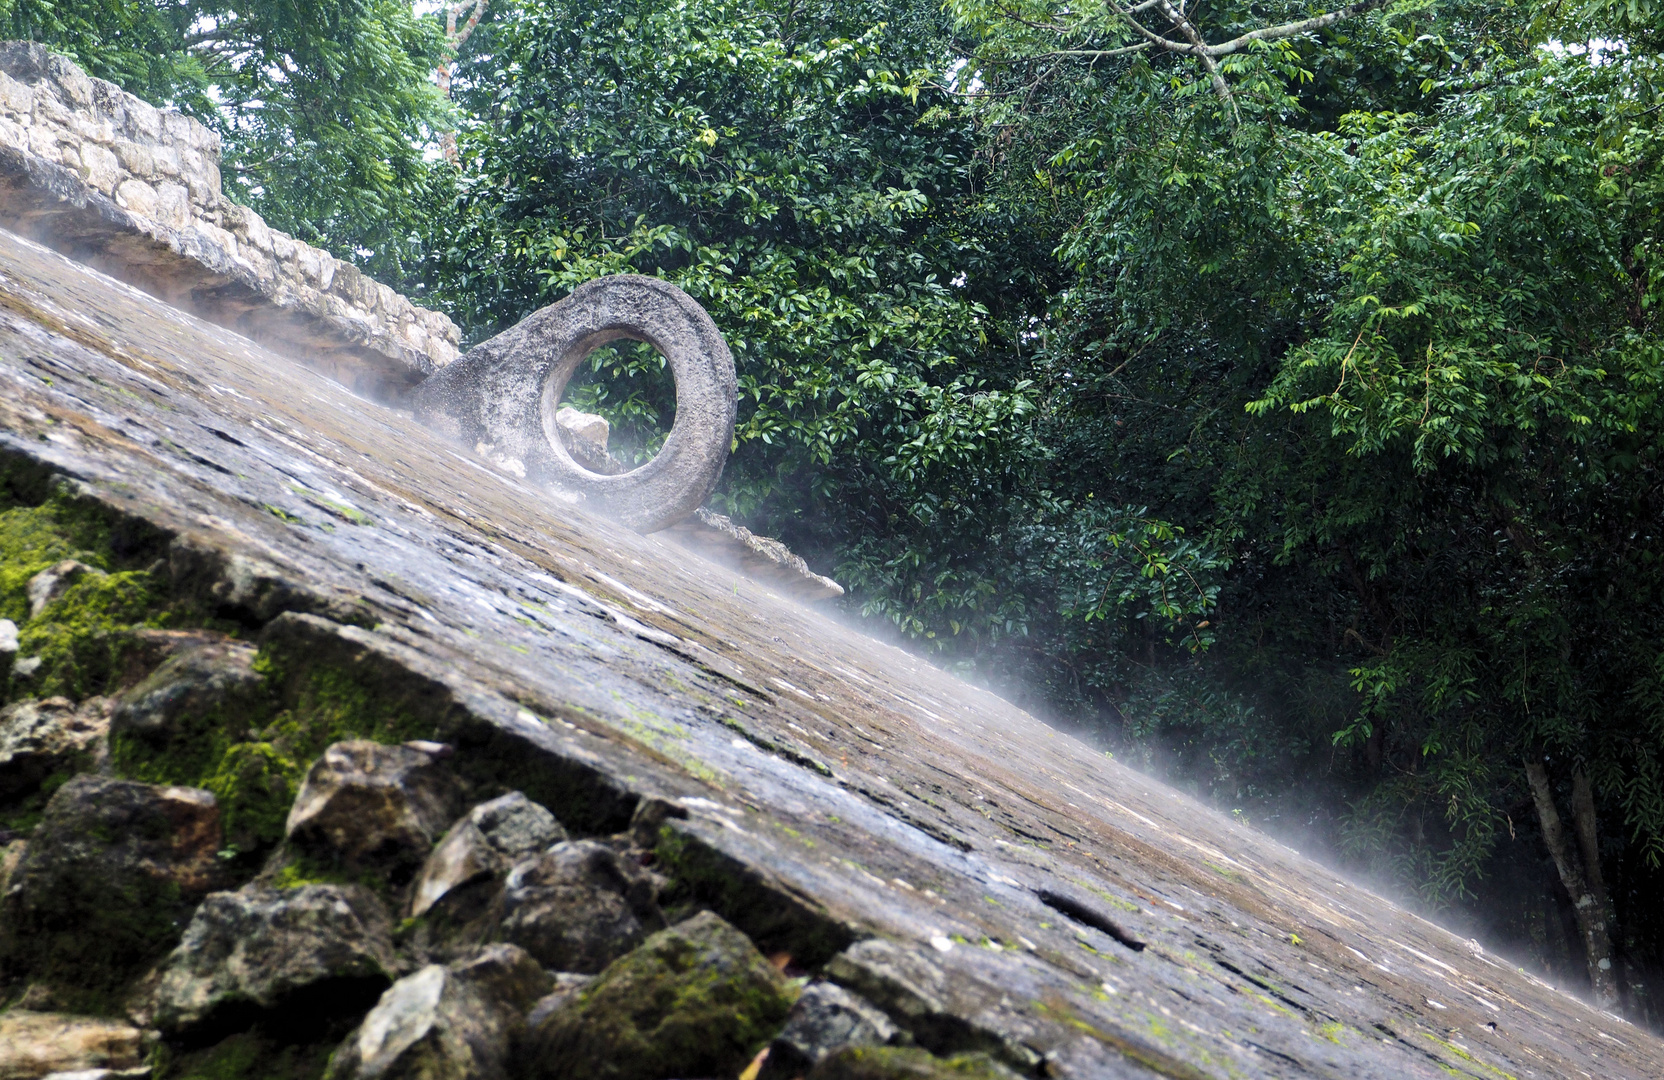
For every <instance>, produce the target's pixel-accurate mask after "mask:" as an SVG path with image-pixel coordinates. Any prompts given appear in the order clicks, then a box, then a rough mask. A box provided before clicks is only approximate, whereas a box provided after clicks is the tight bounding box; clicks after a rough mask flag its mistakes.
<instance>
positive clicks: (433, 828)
mask: <svg viewBox="0 0 1664 1080" xmlns="http://www.w3.org/2000/svg"><path fill="white" fill-rule="evenodd" d="M447 751H448V748H447V747H441V746H439V745H437V744H432V743H427V744H410V745H405V746H383V745H382V744H380V743H374V742H369V741H367V740H363V739H355V740H350V741H347V742H338V743H335V744H334V745H333V746H331V747H329V748H328V749H327V750H325V751H324V754H323V757H321V758H319V759H318V760H317V761H315V762H313V764H312V768H311V769H309V770H308V771H307V773H306V779H305V780H304V781H302V782H301V788H300V792H299V793H298V794H297V795H296V796H295V804H294V807H293V808H292V809H291V810H290V811H289V821H288V824H287V826H286V827H285V831H286V833H287V835H288V838H289V841H290V843H292V844H294V845H295V846H297V847H298V848H300V849H303V850H305V851H307V852H309V853H311V854H312V855H313V856H314V857H318V858H326V859H328V860H330V861H331V862H333V863H335V864H336V865H339V866H342V867H345V868H350V869H374V870H381V871H388V870H396V869H397V868H399V867H401V866H402V867H407V868H409V869H410V870H414V868H415V866H416V865H417V864H419V863H420V862H421V861H422V860H423V859H424V858H425V857H426V856H427V854H428V852H429V851H430V850H431V849H432V847H433V842H434V841H435V840H436V839H437V838H438V837H439V835H440V834H441V833H443V832H444V830H445V827H446V826H447V825H449V824H450V822H451V821H453V820H454V819H455V817H456V812H457V810H458V809H459V807H458V805H457V803H458V797H459V794H460V792H459V791H458V788H457V783H456V780H455V778H454V777H453V776H452V774H451V771H450V769H449V768H448V767H447V766H446V765H444V764H443V758H444V757H445V756H446V753H447Z"/></svg>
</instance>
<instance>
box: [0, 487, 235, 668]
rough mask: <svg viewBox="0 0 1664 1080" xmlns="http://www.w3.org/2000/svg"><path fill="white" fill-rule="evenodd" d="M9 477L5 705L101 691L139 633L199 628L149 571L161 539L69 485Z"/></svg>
mask: <svg viewBox="0 0 1664 1080" xmlns="http://www.w3.org/2000/svg"><path fill="white" fill-rule="evenodd" d="M13 471H15V470H13ZM15 480H16V478H15V477H14V476H10V475H7V476H0V618H4V619H7V620H10V621H11V622H13V623H14V624H16V626H17V627H18V635H17V636H18V648H17V652H16V654H15V660H14V662H13V665H12V670H11V672H10V673H9V676H8V678H7V679H6V685H4V686H0V691H3V695H4V699H5V700H12V699H16V698H18V697H23V696H31V697H47V696H51V695H55V694H61V695H63V696H66V697H69V698H73V699H77V700H78V699H80V698H82V697H86V696H88V695H91V694H101V693H107V692H109V691H111V690H112V689H115V688H116V687H117V686H118V685H119V683H120V681H121V679H122V676H123V675H124V674H126V673H127V672H128V671H129V668H128V665H127V664H126V663H125V662H124V659H125V657H126V655H127V654H128V653H129V652H130V651H131V650H132V649H133V647H134V639H133V631H134V630H135V629H137V628H141V627H163V626H181V625H190V624H195V623H199V622H201V621H203V614H202V612H201V611H199V610H197V609H196V608H195V607H194V606H193V605H192V604H191V603H188V602H184V601H180V600H179V599H178V598H176V597H174V596H172V594H171V591H170V588H169V582H168V581H166V580H165V579H162V578H159V577H158V576H157V575H156V574H154V573H153V572H152V569H151V568H152V567H153V566H157V565H160V564H159V563H158V560H159V559H160V558H161V557H162V556H163V555H164V554H165V551H166V545H167V540H168V537H167V535H166V534H165V533H162V532H160V531H159V530H156V529H155V528H153V527H151V526H149V525H147V524H145V523H143V522H140V521H137V520H135V519H130V518H125V517H122V516H120V515H117V514H115V513H113V512H111V511H110V510H109V509H108V508H106V507H104V506H102V505H100V504H99V503H97V502H96V501H94V500H92V499H87V498H83V497H79V496H77V495H75V494H74V492H73V491H72V490H71V489H70V488H69V487H68V486H67V485H63V484H59V485H58V486H56V487H53V486H52V484H51V482H50V481H48V480H30V481H28V482H14V481H15ZM31 498H38V499H39V500H40V501H38V502H28V501H26V500H28V499H31ZM31 582H33V583H34V585H35V590H34V592H35V595H34V597H33V598H31V596H30V584H31Z"/></svg>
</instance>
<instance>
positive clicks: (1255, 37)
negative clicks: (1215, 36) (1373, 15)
mask: <svg viewBox="0 0 1664 1080" xmlns="http://www.w3.org/2000/svg"><path fill="white" fill-rule="evenodd" d="M1386 4H1387V0H1360V2H1359V3H1356V4H1348V5H1346V6H1345V7H1343V8H1336V9H1335V10H1334V11H1331V12H1329V13H1328V14H1326V15H1316V16H1313V17H1312V18H1310V19H1301V20H1300V21H1299V22H1291V23H1283V24H1282V25H1281V26H1267V27H1265V28H1264V29H1263V30H1254V31H1251V32H1249V33H1246V34H1243V35H1242V36H1241V37H1236V38H1232V39H1231V40H1229V41H1227V42H1224V43H1223V44H1219V45H1209V46H1207V51H1208V55H1210V56H1229V55H1230V54H1231V53H1234V52H1241V51H1242V50H1243V49H1244V48H1246V47H1247V46H1249V45H1251V44H1253V43H1254V42H1256V41H1282V40H1283V39H1284V38H1291V37H1298V36H1299V35H1301V34H1309V33H1311V32H1312V31H1313V30H1321V29H1323V28H1324V27H1325V26H1333V25H1334V24H1335V23H1338V22H1340V21H1341V20H1342V19H1350V18H1351V17H1352V16H1354V15H1362V14H1363V13H1364V12H1366V11H1373V10H1374V9H1375V8H1378V7H1385V6H1386Z"/></svg>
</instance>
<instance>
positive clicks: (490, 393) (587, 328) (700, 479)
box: [410, 274, 737, 532]
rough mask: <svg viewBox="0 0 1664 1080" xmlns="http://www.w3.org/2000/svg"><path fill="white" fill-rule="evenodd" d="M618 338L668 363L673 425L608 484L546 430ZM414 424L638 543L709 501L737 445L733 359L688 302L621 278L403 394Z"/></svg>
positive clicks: (651, 281) (656, 284) (584, 290)
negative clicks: (565, 497) (641, 535)
mask: <svg viewBox="0 0 1664 1080" xmlns="http://www.w3.org/2000/svg"><path fill="white" fill-rule="evenodd" d="M620 338H629V339H633V340H636V341H645V342H647V343H648V344H650V345H652V346H653V347H654V348H655V349H657V350H659V352H660V353H662V354H663V355H664V357H665V359H666V360H668V361H669V363H670V371H671V374H672V375H673V376H674V377H675V380H676V422H675V425H674V426H673V427H672V428H671V431H670V435H669V436H668V437H667V438H666V439H665V442H664V447H663V448H662V449H661V450H660V451H659V453H658V455H657V456H656V457H654V458H653V460H652V461H649V462H648V463H647V464H645V465H643V466H641V467H640V468H638V469H633V470H631V471H629V472H626V473H621V474H619V475H617V476H604V475H602V474H600V473H595V472H591V471H589V470H588V469H586V468H584V467H583V466H582V465H580V464H579V463H578V462H577V461H576V460H574V459H573V457H572V455H571V453H570V452H569V451H568V450H567V449H566V445H565V443H564V441H563V440H562V439H561V438H560V437H559V434H558V432H557V430H556V427H555V411H556V409H557V408H558V407H559V405H560V397H561V394H562V392H563V391H564V390H565V389H566V384H567V382H568V381H569V380H570V379H571V378H572V374H573V372H574V371H575V370H577V367H578V364H579V363H580V362H581V361H582V360H583V359H584V357H585V356H587V355H589V353H590V352H591V351H592V350H594V349H595V348H596V347H598V346H600V345H604V344H606V343H607V342H609V341H616V340H618V339H620ZM410 403H411V404H412V405H413V406H414V407H415V410H416V415H417V417H418V418H419V419H420V420H422V421H423V422H424V423H426V424H427V425H428V426H429V427H432V428H433V429H435V430H437V431H441V432H444V433H445V434H447V435H449V436H451V437H452V438H455V439H458V440H460V441H462V442H463V443H465V444H467V445H471V446H473V447H474V449H475V450H476V451H477V452H478V453H480V454H481V455H483V456H484V457H486V458H488V459H489V460H490V461H492V462H494V463H495V464H496V465H497V466H498V467H499V468H501V469H503V470H505V471H507V472H510V473H513V474H514V475H516V476H522V477H525V478H527V479H530V480H533V481H535V482H537V483H540V484H543V485H546V486H548V487H551V488H553V489H555V490H557V491H561V492H563V493H566V494H569V495H572V496H575V497H577V498H580V499H582V500H584V501H585V502H587V503H589V504H591V505H593V506H595V508H597V509H599V510H601V511H603V512H605V513H607V514H609V515H611V516H612V517H615V518H617V519H619V520H620V521H622V522H624V523H625V524H627V525H629V526H631V527H632V528H635V529H638V530H640V531H642V532H653V531H655V530H657V529H662V528H665V527H666V526H668V525H673V524H675V523H676V522H678V521H680V520H681V519H683V518H685V517H687V516H688V515H689V514H691V513H692V512H693V511H694V509H695V508H697V507H698V506H699V505H700V504H701V503H703V502H704V501H705V499H706V498H707V497H708V496H709V495H710V493H711V490H712V489H713V488H715V487H716V482H717V480H718V478H720V477H721V476H722V467H723V465H724V464H726V462H727V460H728V450H729V447H730V446H731V445H732V444H733V439H734V416H735V410H736V407H737V384H736V382H735V378H734V357H733V354H732V353H730V352H729V351H728V345H727V343H726V342H724V341H723V340H722V335H721V333H719V332H718V331H717V328H716V324H715V323H713V322H712V321H711V317H710V316H709V315H707V314H706V313H705V310H704V308H702V307H700V306H699V304H698V303H697V302H696V301H695V300H694V299H693V298H692V297H691V296H689V295H688V294H687V293H685V292H683V291H682V290H681V289H678V288H677V287H676V286H674V285H671V284H670V283H668V282H665V281H660V280H659V279H658V278H650V277H642V276H640V275H637V274H619V275H617V276H615V277H604V278H597V279H596V280H594V281H591V282H588V283H586V284H584V285H580V286H579V287H578V288H576V289H574V290H573V291H572V295H570V296H568V297H567V298H566V299H564V300H562V301H560V302H559V303H558V304H551V305H550V306H549V307H546V308H543V309H542V310H541V311H538V312H535V313H534V314H532V315H529V316H527V317H526V318H525V319H523V320H521V321H520V322H519V323H518V324H517V325H515V326H514V327H513V328H512V329H509V330H505V331H504V332H503V333H501V334H498V335H497V336H496V337H494V338H491V339H490V340H489V341H483V342H481V343H480V344H478V345H476V346H474V347H473V348H472V349H470V350H468V352H467V353H466V354H464V355H463V356H461V357H459V358H458V359H457V360H456V361H455V362H453V363H451V364H449V365H447V366H446V367H444V368H442V369H440V370H439V371H438V372H436V373H434V374H433V375H432V376H431V377H429V378H428V379H427V380H426V381H425V382H423V383H422V384H421V385H420V386H418V387H417V388H416V389H415V390H414V391H412V393H411V397H410Z"/></svg>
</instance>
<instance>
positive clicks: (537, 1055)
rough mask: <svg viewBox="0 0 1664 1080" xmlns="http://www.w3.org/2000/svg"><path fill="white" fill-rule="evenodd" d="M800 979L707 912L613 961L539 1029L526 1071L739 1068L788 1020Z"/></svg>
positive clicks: (645, 1076) (608, 1074)
mask: <svg viewBox="0 0 1664 1080" xmlns="http://www.w3.org/2000/svg"><path fill="white" fill-rule="evenodd" d="M794 998H795V994H794V992H793V989H792V986H791V984H790V983H788V982H787V981H786V980H785V979H784V978H782V977H781V975H780V974H779V973H778V972H777V971H775V970H774V967H773V965H771V964H770V963H769V962H768V961H767V960H766V959H764V957H763V955H762V954H761V953H759V952H758V951H757V949H756V948H755V947H754V946H753V945H752V944H751V942H750V941H749V940H747V939H746V937H745V935H743V934H741V933H740V932H739V931H738V930H736V929H734V928H733V927H732V926H729V925H728V924H727V923H725V922H723V921H722V920H721V919H719V918H717V917H716V916H714V915H712V914H710V913H709V912H706V913H703V914H700V915H696V916H695V917H693V918H692V919H689V920H687V921H686V922H684V923H679V924H677V925H676V926H673V927H671V928H670V929H668V930H662V931H660V932H659V933H657V934H654V935H653V936H652V937H650V938H648V939H647V940H646V941H645V942H643V943H642V945H641V946H640V947H639V948H637V949H636V950H635V951H633V952H631V953H628V954H627V955H625V956H623V957H621V958H620V959H618V960H616V961H614V962H613V963H612V965H611V966H609V967H608V968H607V969H606V970H605V971H603V972H602V973H601V974H600V975H599V976H598V977H597V978H596V980H595V982H593V983H592V984H590V985H589V986H588V987H587V988H585V989H584V991H583V992H582V993H581V994H580V995H579V998H578V1000H577V1001H576V1002H575V1003H574V1004H572V1005H571V1006H568V1007H567V1008H565V1009H561V1010H559V1011H558V1012H556V1013H555V1014H554V1016H552V1017H551V1018H550V1020H549V1022H548V1023H547V1024H546V1025H545V1026H544V1028H543V1029H542V1030H541V1031H539V1032H538V1034H537V1036H536V1038H535V1043H536V1045H535V1046H534V1047H533V1049H532V1052H531V1054H530V1060H529V1061H527V1063H526V1064H527V1073H528V1075H529V1076H532V1077H537V1078H549V1080H554V1078H557V1077H558V1078H559V1080H589V1078H592V1077H593V1078H595V1080H603V1078H604V1080H660V1078H662V1077H667V1076H734V1075H736V1074H738V1073H739V1072H740V1070H742V1069H743V1068H745V1066H746V1064H747V1063H748V1062H749V1061H750V1060H751V1058H752V1056H753V1055H754V1054H755V1053H756V1052H757V1051H758V1049H760V1048H761V1047H762V1046H763V1044H764V1043H766V1042H767V1041H768V1040H769V1039H770V1038H772V1037H773V1036H774V1035H775V1033H776V1032H778V1031H779V1030H780V1026H781V1025H782V1024H783V1023H784V1022H785V1019H786V1013H787V1011H788V1010H789V1009H790V1008H791V1004H792V1001H793V1000H794Z"/></svg>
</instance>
